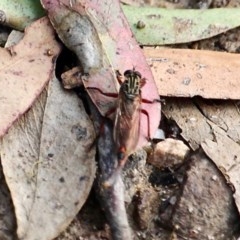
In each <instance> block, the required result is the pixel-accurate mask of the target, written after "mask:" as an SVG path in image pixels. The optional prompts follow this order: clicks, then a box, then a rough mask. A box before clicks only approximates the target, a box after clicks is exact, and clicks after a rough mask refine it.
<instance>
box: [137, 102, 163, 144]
mask: <svg viewBox="0 0 240 240" xmlns="http://www.w3.org/2000/svg"><path fill="white" fill-rule="evenodd" d="M162 102H163V103H165V101H164V100H161V99H154V100H148V99H144V98H143V99H142V103H147V104H153V103H162ZM141 113H143V114H144V115H145V116H146V117H147V124H148V132H147V139H148V140H151V137H150V118H149V114H148V112H147V111H146V110H145V109H141Z"/></svg>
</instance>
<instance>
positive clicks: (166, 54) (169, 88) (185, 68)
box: [144, 48, 240, 99]
mask: <svg viewBox="0 0 240 240" xmlns="http://www.w3.org/2000/svg"><path fill="white" fill-rule="evenodd" d="M144 53H145V55H146V58H147V61H148V63H149V65H150V66H151V69H152V72H153V76H154V78H155V81H156V84H157V87H158V93H159V95H161V96H176V97H193V96H202V97H203V98H215V99H239V93H240V85H239V76H238V70H239V67H240V61H239V59H240V58H239V55H238V54H231V53H224V52H213V51H203V50H190V49H164V48H159V49H156V48H144Z"/></svg>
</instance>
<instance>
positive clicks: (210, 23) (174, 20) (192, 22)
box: [122, 5, 240, 45]
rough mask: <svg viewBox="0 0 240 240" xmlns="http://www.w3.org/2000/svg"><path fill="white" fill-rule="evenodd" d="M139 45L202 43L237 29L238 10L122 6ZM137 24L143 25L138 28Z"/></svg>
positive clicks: (239, 19)
mask: <svg viewBox="0 0 240 240" xmlns="http://www.w3.org/2000/svg"><path fill="white" fill-rule="evenodd" d="M122 8H123V11H124V13H125V15H126V16H127V19H128V21H129V24H130V26H131V29H132V31H133V33H134V35H135V38H136V39H137V41H138V42H139V43H140V44H141V45H165V44H176V43H186V42H192V41H197V40H201V39H206V38H210V37H213V36H215V35H218V34H220V33H223V32H226V31H228V30H230V29H233V28H236V27H238V26H240V10H239V8H225V9H224V8H218V9H207V10H190V9H163V8H152V7H132V6H127V5H122ZM138 21H142V22H143V23H144V24H145V27H144V28H138V27H137V23H138Z"/></svg>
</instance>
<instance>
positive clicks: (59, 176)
mask: <svg viewBox="0 0 240 240" xmlns="http://www.w3.org/2000/svg"><path fill="white" fill-rule="evenodd" d="M36 28H37V29H38V31H39V34H41V35H40V36H42V39H45V38H44V37H43V36H46V37H48V40H45V41H47V42H44V41H43V42H40V43H38V44H39V45H38V44H37V42H36V32H38V31H36ZM44 29H45V30H44ZM32 31H33V32H32ZM29 32H30V35H31V36H32V37H33V36H34V38H33V39H34V43H35V44H34V45H33V43H32V44H31V42H27V41H26V37H24V38H23V40H22V41H21V42H20V44H17V45H16V46H17V48H16V46H14V47H11V49H12V51H13V50H16V51H17V55H16V56H18V57H19V56H22V55H23V56H22V58H20V60H18V61H17V64H19V62H20V63H21V62H23V63H25V61H23V59H24V58H25V55H24V54H23V53H22V52H21V51H20V50H19V45H20V46H21V47H22V49H24V51H25V50H26V49H27V46H29V45H30V46H32V48H33V47H34V50H35V51H36V49H38V48H39V47H40V50H41V51H36V54H37V56H35V55H34V53H31V54H30V55H29V56H30V57H31V58H30V59H32V60H33V62H37V61H35V58H37V60H38V59H39V60H40V61H39V62H41V64H39V62H38V63H37V64H36V65H37V69H38V70H36V72H35V73H34V74H33V72H32V71H33V70H35V68H34V69H31V70H32V71H30V73H29V76H28V75H26V74H25V70H26V69H28V68H27V65H24V64H23V65H24V67H25V68H26V69H25V68H24V71H23V73H24V77H25V78H24V80H25V82H23V83H22V85H23V87H22V88H23V90H25V92H26V90H28V91H29V92H31V94H34V91H33V90H35V92H36V91H37V90H38V91H42V89H41V88H40V87H42V88H44V87H45V90H43V92H42V93H41V95H40V96H39V97H38V98H37V100H35V98H36V96H38V94H36V93H35V96H34V97H35V98H33V99H31V98H30V102H29V98H27V99H25V100H24V103H25V104H26V106H27V108H29V107H30V106H31V105H32V101H34V100H35V101H34V103H33V105H32V107H31V109H30V110H29V111H28V112H27V113H25V114H23V115H22V114H21V115H22V116H21V117H20V118H19V119H18V120H17V121H15V123H14V125H13V126H12V127H11V128H10V129H9V130H8V133H7V134H6V135H5V136H3V137H2V139H1V147H0V148H1V161H2V166H3V173H4V176H5V179H6V182H7V185H8V188H9V191H10V194H11V197H12V201H13V205H14V211H15V217H16V222H17V235H18V238H19V239H31V240H33V239H38V240H40V239H43V240H44V239H52V238H54V237H56V236H57V235H59V233H60V232H61V231H63V230H64V229H65V228H66V227H67V226H68V225H69V223H70V222H71V221H72V219H73V218H74V217H75V215H76V214H77V213H78V211H79V209H80V208H81V207H82V205H83V203H84V202H85V201H86V198H87V197H88V194H89V191H90V190H91V187H92V183H93V180H94V177H95V171H96V166H95V149H94V148H91V146H92V144H93V142H94V139H95V134H94V129H93V126H92V124H91V122H90V121H89V118H88V115H87V114H86V113H85V109H84V107H83V104H82V102H81V100H80V99H79V98H78V97H77V96H76V95H75V94H74V93H70V92H66V91H64V90H63V89H62V88H61V85H60V82H59V81H58V80H57V79H56V78H55V77H54V74H53V70H54V66H55V61H54V60H55V56H54V51H55V53H56V54H58V52H59V50H60V48H59V45H58V44H57V43H56V42H54V34H53V31H52V28H51V27H50V25H49V21H48V20H47V18H44V19H40V20H38V21H37V22H35V23H34V24H33V25H32V26H30V27H29V28H28V31H27V33H28V34H27V36H28V35H29ZM40 36H39V38H40ZM51 38H52V40H51ZM37 39H38V38H37ZM23 42H24V43H23ZM51 42H54V46H51V47H50V45H49V44H50V43H51ZM21 43H22V45H24V47H23V46H22V45H21ZM41 48H42V49H41ZM30 49H31V48H30ZM26 51H27V50H26ZM49 53H51V54H49ZM38 55H39V56H38ZM49 55H50V56H49ZM27 56H28V55H27ZM29 56H28V57H29ZM27 59H28V58H27ZM49 59H50V61H49ZM44 60H45V61H46V63H44V64H43V63H42V61H44ZM15 61H16V60H15ZM27 62H28V61H27ZM30 62H31V61H30ZM50 63H51V64H50ZM17 64H15V65H14V64H11V65H13V67H14V68H13V69H12V70H11V71H14V69H15V67H16V65H17ZM11 65H10V66H11ZM39 65H40V66H39ZM17 66H19V65H17ZM30 66H32V65H30ZM42 66H45V68H44V67H42ZM33 67H34V66H33ZM19 68H20V66H19ZM8 71H10V70H8ZM26 71H27V70H26ZM39 71H43V72H41V73H40V72H39ZM35 74H37V76H36V75H35ZM17 76H18V75H17ZM38 79H40V80H41V81H42V83H41V82H40V84H42V85H40V84H38V82H37V80H38ZM50 79H51V81H50V85H49V86H48V87H47V86H46V83H47V82H48V81H49V80H50ZM30 80H33V81H35V82H34V83H35V85H34V84H33V83H32V82H31V81H30ZM12 81H16V82H17V79H15V78H13V77H12ZM18 82H20V80H19V81H18ZM18 82H17V83H18ZM14 83H15V82H14ZM17 83H15V85H16V84H17ZM43 83H44V84H43ZM18 85H19V83H18ZM39 85H40V87H39ZM19 87H21V85H20V86H19ZM39 88H40V89H39ZM5 89H7V88H5ZM9 90H12V89H9ZM18 90H19V89H18ZM6 92H7V91H6ZM25 92H22V94H23V95H27V94H26V93H25ZM27 93H28V92H27ZM19 94H21V92H20V90H19ZM29 95H30V94H29ZM22 97H23V96H22ZM18 98H20V96H18ZM15 101H16V100H15ZM9 108H10V109H9V110H12V107H11V106H9ZM9 231H10V229H9Z"/></svg>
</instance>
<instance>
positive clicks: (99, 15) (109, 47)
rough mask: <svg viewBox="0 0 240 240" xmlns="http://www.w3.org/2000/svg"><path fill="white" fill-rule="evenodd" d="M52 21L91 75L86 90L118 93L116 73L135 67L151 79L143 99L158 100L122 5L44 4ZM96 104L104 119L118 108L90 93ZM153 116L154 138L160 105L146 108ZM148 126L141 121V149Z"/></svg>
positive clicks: (65, 0) (44, 0)
mask: <svg viewBox="0 0 240 240" xmlns="http://www.w3.org/2000/svg"><path fill="white" fill-rule="evenodd" d="M42 3H43V5H44V7H45V8H46V9H47V10H48V13H49V17H50V19H51V21H52V23H53V25H54V27H55V28H56V30H57V32H58V34H59V36H60V38H61V39H62V40H63V42H64V43H65V45H66V46H68V47H69V48H70V49H71V50H73V51H74V52H75V53H76V54H77V56H78V58H79V60H80V61H81V63H82V65H83V69H84V71H85V73H86V72H87V73H89V74H90V77H89V79H88V81H85V85H86V86H92V87H96V88H99V89H101V90H102V91H103V92H116V85H117V82H116V78H115V74H114V70H119V71H120V72H121V73H123V72H125V70H128V69H132V68H133V67H135V68H136V70H137V71H139V72H140V73H141V74H142V76H143V77H145V78H146V79H147V83H146V85H145V86H144V87H143V89H142V96H143V98H145V99H148V100H154V99H158V98H159V96H158V92H157V88H156V85H155V82H154V80H153V76H152V74H151V71H150V69H149V66H148V65H147V63H146V60H145V57H144V55H143V53H142V51H141V49H140V47H139V46H138V44H137V42H136V41H135V39H134V38H133V35H132V32H131V31H130V28H129V26H128V23H127V21H126V19H125V16H124V15H123V13H122V11H121V8H120V5H119V1H116V0H111V1H107V0H104V1H96V0H94V1H81V3H80V2H79V1H69V0H62V1H60V0H52V1H48V0H42ZM89 94H90V96H91V98H92V99H93V101H94V102H95V104H96V105H97V106H98V108H99V109H100V111H101V112H102V114H103V115H104V114H105V113H106V112H107V111H108V110H109V109H110V108H112V106H114V105H115V101H114V99H111V98H107V97H104V96H102V95H101V94H98V93H96V91H89ZM142 108H143V109H145V110H146V111H147V112H148V114H149V116H150V123H149V125H150V131H151V136H153V135H154V133H155V131H156V129H157V127H158V124H159V121H160V104H159V103H154V104H142ZM147 126H148V122H147V118H146V116H144V115H142V117H141V134H140V135H141V138H140V139H139V144H138V147H141V146H143V144H145V142H146V137H147V129H148V127H147Z"/></svg>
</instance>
